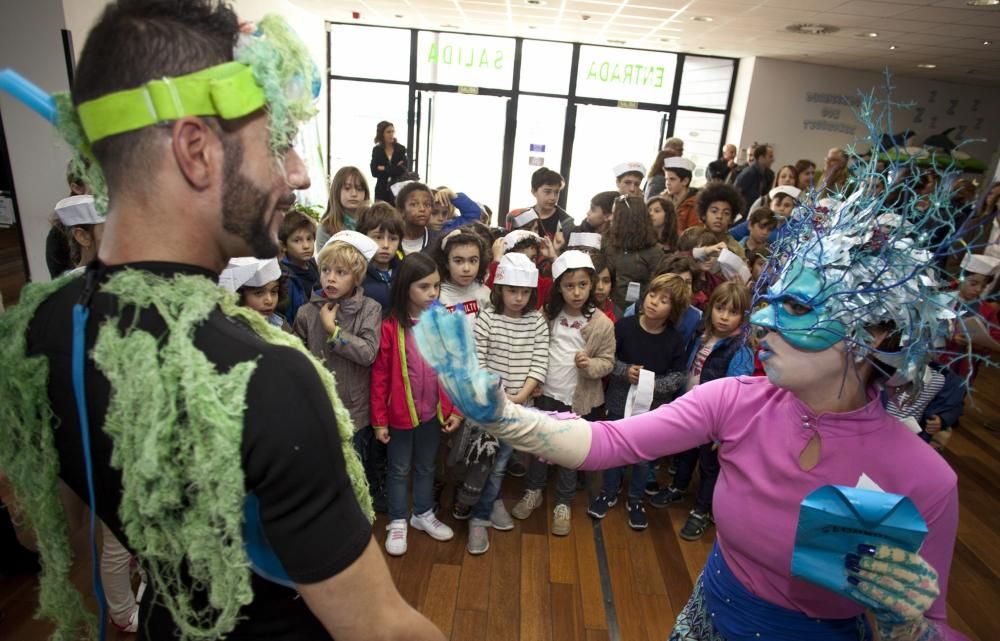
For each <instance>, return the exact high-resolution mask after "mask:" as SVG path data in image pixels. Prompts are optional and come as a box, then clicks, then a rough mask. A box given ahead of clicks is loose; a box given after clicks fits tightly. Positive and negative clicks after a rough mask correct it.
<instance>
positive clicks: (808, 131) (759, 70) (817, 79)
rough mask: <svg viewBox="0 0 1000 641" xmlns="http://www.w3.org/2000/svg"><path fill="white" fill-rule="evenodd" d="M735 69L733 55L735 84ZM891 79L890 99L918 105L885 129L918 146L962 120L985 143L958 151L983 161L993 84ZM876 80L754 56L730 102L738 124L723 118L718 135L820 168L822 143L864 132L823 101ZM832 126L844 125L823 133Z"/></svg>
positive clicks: (990, 148) (847, 112)
mask: <svg viewBox="0 0 1000 641" xmlns="http://www.w3.org/2000/svg"><path fill="white" fill-rule="evenodd" d="M743 70H744V62H743V61H741V62H740V78H739V79H738V80H737V88H739V85H740V83H741V81H742V80H743ZM892 84H893V85H894V91H893V100H895V101H897V102H910V101H912V102H914V103H915V106H916V107H918V108H919V109H922V111H917V110H914V109H909V110H904V109H897V110H895V111H894V115H893V125H892V131H893V133H900V132H902V131H904V130H905V129H907V128H909V129H912V130H914V131H915V132H916V133H917V135H916V136H915V137H914V138H913V139H911V141H910V144H914V145H919V144H921V143H922V142H923V140H924V138H926V137H927V136H929V135H931V134H936V133H940V132H942V131H944V130H945V129H947V128H949V127H962V126H964V127H965V134H964V135H965V137H966V138H985V139H986V142H981V143H974V144H970V145H968V146H965V147H963V148H962V149H963V151H966V152H968V153H970V154H971V155H972V156H973V157H975V158H978V159H980V160H982V161H983V162H984V163H987V164H989V163H990V160H991V158H992V157H993V154H994V152H995V150H996V149H997V148H998V142H1000V119H997V118H996V117H995V116H996V113H997V111H998V108H1000V100H998V98H997V91H996V89H992V88H989V87H980V86H972V85H960V84H955V83H948V82H943V81H938V80H923V79H920V78H913V77H901V76H895V77H893V78H892ZM884 86H885V79H884V76H882V75H881V74H878V73H875V72H865V71H856V70H853V69H843V68H839V67H827V66H823V65H812V64H803V63H797V62H787V61H782V60H772V59H769V58H757V59H756V61H755V63H754V64H753V66H752V79H751V81H750V90H749V94H748V95H747V97H746V103H745V106H744V107H743V108H742V109H740V108H739V107H738V105H737V104H736V103H737V102H738V101H737V100H734V106H733V113H734V114H736V113H737V112H738V111H742V112H743V118H742V122H739V123H737V122H735V121H733V122H731V124H730V127H729V131H728V133H727V137H726V140H727V142H733V143H737V144H739V146H740V147H746V146H747V145H748V144H750V143H751V142H753V141H755V140H756V141H759V142H764V141H766V142H770V143H772V144H773V145H774V146H775V157H776V162H777V163H779V164H789V163H794V162H795V161H796V160H798V159H799V158H809V159H811V160H813V161H814V162H816V163H817V164H819V165H821V166H822V161H823V158H824V157H825V155H826V152H827V150H828V149H829V148H830V147H843V146H846V145H847V144H850V143H852V142H855V141H856V140H860V139H862V138H864V137H865V135H866V133H867V132H866V130H865V129H864V128H863V127H862V126H861V125H860V124H859V123H858V121H857V120H856V119H855V117H854V115H853V113H852V112H851V109H850V107H848V106H847V105H844V104H833V103H831V102H824V101H827V100H832V99H835V98H837V97H840V96H848V97H851V98H853V97H856V96H857V95H858V90H859V89H860V90H862V91H865V92H868V91H870V90H871V89H872V88H879V89H882V88H884ZM737 93H739V92H737ZM883 95H884V93H883ZM949 112H951V113H949ZM918 119H919V120H920V122H916V120H918ZM737 125H741V126H737ZM837 128H840V129H843V130H844V131H831V129H837ZM961 139H962V136H960V135H958V132H957V131H956V132H953V133H952V140H955V141H958V140H961ZM859 147H860V145H859ZM865 148H867V145H866V147H865Z"/></svg>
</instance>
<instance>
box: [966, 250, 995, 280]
mask: <svg viewBox="0 0 1000 641" xmlns="http://www.w3.org/2000/svg"><path fill="white" fill-rule="evenodd" d="M962 269H964V270H965V271H967V272H972V273H973V274H982V275H984V276H995V275H996V274H998V273H1000V258H994V257H993V256H986V255H984V254H966V255H965V258H963V259H962Z"/></svg>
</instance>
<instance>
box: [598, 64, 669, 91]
mask: <svg viewBox="0 0 1000 641" xmlns="http://www.w3.org/2000/svg"><path fill="white" fill-rule="evenodd" d="M665 77H666V68H665V67H663V66H662V65H657V66H652V65H650V66H647V65H641V64H627V65H624V66H621V65H618V64H613V63H611V62H609V61H607V60H603V61H600V62H599V61H597V60H591V61H590V64H589V65H588V66H587V76H586V79H587V80H593V81H597V82H603V83H607V84H619V85H625V86H642V87H655V88H657V89H662V88H663V83H664V79H665Z"/></svg>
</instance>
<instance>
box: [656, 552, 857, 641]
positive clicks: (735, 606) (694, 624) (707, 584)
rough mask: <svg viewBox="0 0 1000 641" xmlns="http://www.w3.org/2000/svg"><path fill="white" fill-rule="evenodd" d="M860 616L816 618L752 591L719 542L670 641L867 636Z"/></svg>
mask: <svg viewBox="0 0 1000 641" xmlns="http://www.w3.org/2000/svg"><path fill="white" fill-rule="evenodd" d="M871 638H872V637H871V633H870V631H869V629H868V625H867V623H866V621H865V618H864V617H863V616H861V615H858V616H856V617H852V618H850V619H815V618H811V617H808V616H806V615H805V614H803V613H802V612H798V611H796V610H789V609H787V608H783V607H780V606H777V605H774V604H773V603H768V602H767V601H765V600H764V599H761V598H760V597H757V596H755V595H753V594H752V593H751V592H750V591H749V590H747V589H746V588H745V587H743V585H742V584H741V583H740V582H739V580H738V579H737V578H736V577H735V576H734V575H733V573H732V571H731V570H730V569H729V566H727V565H726V561H725V559H723V558H722V553H721V552H720V551H719V546H718V544H716V545H715V547H714V548H713V549H712V553H711V554H710V555H709V557H708V563H706V564H705V569H704V570H702V572H701V576H699V577H698V581H697V582H696V583H695V586H694V591H693V592H692V593H691V598H690V599H689V600H688V602H687V605H685V606H684V609H683V610H681V612H680V614H678V615H677V621H676V623H674V629H673V632H671V634H670V641H764V640H766V641H799V640H801V639H809V641H869V640H870V639H871Z"/></svg>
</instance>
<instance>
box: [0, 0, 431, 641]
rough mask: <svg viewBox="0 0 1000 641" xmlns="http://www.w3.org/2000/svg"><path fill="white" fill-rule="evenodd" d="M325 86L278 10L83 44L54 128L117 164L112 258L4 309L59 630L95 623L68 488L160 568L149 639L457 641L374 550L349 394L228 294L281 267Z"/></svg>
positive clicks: (202, 1)
mask: <svg viewBox="0 0 1000 641" xmlns="http://www.w3.org/2000/svg"><path fill="white" fill-rule="evenodd" d="M317 86H318V85H317V83H316V72H315V67H314V66H312V63H311V61H309V60H308V57H307V55H306V54H305V49H304V47H302V46H301V43H300V42H299V41H298V40H297V38H295V36H294V34H292V33H291V32H290V31H289V30H288V29H287V25H285V24H284V22H283V21H282V20H281V19H280V18H266V19H265V20H263V21H261V23H260V26H259V28H255V27H253V26H247V25H243V26H241V25H240V24H239V23H238V21H237V19H236V16H235V15H234V13H233V12H232V11H231V9H230V8H229V7H228V6H226V5H224V4H220V3H218V2H215V1H212V0H172V1H168V0H159V1H157V0H118V1H117V2H114V3H111V4H110V5H109V6H108V7H107V8H106V9H105V11H104V13H103V14H102V16H101V17H100V19H99V20H98V22H97V23H96V24H95V25H94V27H93V29H92V31H91V33H90V34H89V37H88V39H87V43H86V45H85V47H84V50H83V54H82V55H81V57H80V62H79V66H78V68H77V71H76V78H75V81H74V85H73V91H72V95H71V102H70V101H68V100H65V99H64V100H63V101H62V102H61V103H59V122H58V127H59V129H60V131H61V132H62V133H63V135H64V136H65V137H66V138H67V140H69V141H70V142H71V144H72V145H73V146H74V147H76V149H77V151H78V152H80V154H81V157H83V156H85V157H87V158H88V159H90V160H91V161H96V162H93V163H89V164H93V166H94V167H95V168H96V171H98V172H100V174H99V175H96V176H95V175H91V176H90V179H91V180H92V181H94V182H96V183H97V184H98V186H99V188H98V189H96V190H95V191H96V192H97V196H98V199H99V201H100V199H101V198H102V196H106V197H107V200H106V201H105V202H106V203H107V221H106V224H105V233H104V240H103V244H102V246H101V249H100V254H99V257H98V259H97V260H96V261H94V262H93V263H91V264H90V265H89V266H88V269H87V271H86V273H85V274H84V275H83V276H75V277H66V278H63V279H61V280H59V281H56V282H54V283H52V284H51V285H39V286H33V287H29V288H27V289H26V290H25V292H24V294H23V297H22V304H21V305H20V306H18V308H16V309H14V310H12V311H10V312H8V313H7V314H5V315H3V316H2V317H0V335H3V337H4V338H3V341H2V343H0V359H2V360H3V361H4V363H5V367H4V368H3V369H4V371H3V372H0V395H2V396H3V399H4V400H3V403H2V404H0V405H2V406H3V407H2V408H0V469H3V470H4V472H5V473H7V474H8V475H9V476H10V479H11V481H12V483H13V484H14V487H15V490H16V492H17V497H18V499H19V501H20V503H21V507H22V508H23V515H24V517H25V520H26V523H27V525H29V526H31V527H33V528H34V529H35V531H36V532H37V534H38V543H39V550H40V553H41V558H42V564H43V568H44V571H43V576H42V581H41V590H40V608H39V613H40V615H42V616H45V617H47V618H51V619H53V620H54V621H55V623H56V632H55V633H54V635H53V638H56V639H77V638H81V637H82V632H81V631H82V630H85V629H87V628H89V632H90V633H92V632H93V628H94V626H93V619H92V618H91V617H89V615H87V614H86V612H85V611H84V608H83V606H82V600H81V599H80V595H79V594H77V593H76V592H75V591H74V590H73V588H72V587H71V585H70V584H69V581H68V574H69V567H70V565H71V555H70V552H69V546H68V542H69V536H68V526H67V521H66V517H65V515H64V514H62V510H61V506H60V505H59V503H58V499H57V498H56V497H57V496H58V491H57V490H58V488H59V487H60V486H63V485H64V486H67V487H68V488H69V489H70V490H72V492H73V493H75V494H76V495H78V496H79V497H81V498H83V499H84V500H85V501H87V502H88V503H91V505H92V507H94V508H95V512H96V513H97V515H98V516H99V517H100V518H101V519H102V520H103V521H104V523H106V524H107V525H108V527H109V528H110V529H111V530H112V531H113V532H114V534H115V535H116V536H117V537H118V538H119V539H120V540H121V541H122V542H124V543H125V545H126V546H127V547H128V548H129V549H130V550H131V551H132V552H133V553H134V554H135V555H136V556H137V557H138V559H139V561H140V563H141V564H142V565H143V567H144V568H145V569H146V570H147V571H148V574H149V576H150V588H149V590H148V591H147V598H146V599H144V600H143V604H142V611H141V615H140V624H139V635H140V636H139V638H140V639H164V640H167V639H169V640H171V641H173V640H175V639H182V640H189V639H190V640H194V639H217V638H227V639H285V640H289V641H297V640H303V641H304V640H306V639H309V640H312V639H329V638H336V639H338V641H344V640H348V639H374V638H378V639H404V638H405V639H435V640H437V639H443V636H442V635H441V633H440V632H439V631H438V630H437V629H436V628H435V627H434V626H433V625H432V624H431V623H430V622H429V621H428V620H427V619H425V618H424V617H423V616H421V615H420V614H418V613H417V612H416V611H415V610H413V609H412V608H411V607H410V606H409V605H407V604H406V603H405V602H404V601H403V599H402V598H401V597H400V595H399V593H398V592H397V591H396V589H395V587H394V585H393V583H392V580H391V578H390V576H389V573H388V571H387V567H386V565H385V562H384V560H383V557H382V554H381V551H380V550H379V547H378V546H377V545H376V544H375V543H374V542H373V539H372V533H371V524H370V518H371V503H370V498H369V496H368V492H367V487H366V486H365V484H364V480H363V473H362V472H361V468H360V464H359V462H358V461H357V459H356V457H355V456H354V454H353V451H352V450H351V447H350V440H349V439H348V440H347V441H345V440H344V439H343V435H344V434H345V433H346V434H348V435H349V434H350V433H351V426H350V424H349V417H348V415H347V413H346V411H345V410H344V408H343V406H342V405H341V403H340V401H339V399H337V398H336V394H335V393H334V391H333V390H334V389H335V388H334V387H333V379H332V378H331V377H330V375H329V374H328V373H327V372H326V371H325V369H323V368H322V367H321V366H317V364H316V362H315V361H314V360H312V359H311V358H310V357H309V356H308V354H307V353H305V352H304V350H303V349H302V348H301V346H296V345H295V344H294V343H293V342H292V340H291V339H290V338H289V337H287V336H285V335H283V334H282V333H281V332H280V331H278V332H275V331H274V330H273V329H272V328H270V327H268V326H267V325H266V323H262V321H261V319H260V318H259V317H257V318H255V317H254V316H253V314H252V313H247V312H246V311H245V310H243V309H242V308H239V307H237V306H236V305H235V299H234V298H232V297H231V296H230V295H229V294H227V293H225V292H223V290H221V289H220V288H218V287H217V286H216V284H215V281H216V280H217V277H218V274H219V273H220V272H221V271H222V270H223V268H224V267H225V266H226V264H227V262H228V261H229V259H230V258H231V257H234V256H247V255H254V256H257V257H261V258H268V257H273V256H275V255H276V254H277V252H278V241H277V230H278V227H279V225H280V223H281V220H282V217H283V215H284V212H285V211H286V210H287V209H288V208H289V207H290V206H291V205H292V203H293V202H294V195H293V190H295V189H304V188H306V187H308V185H309V178H308V175H307V172H306V169H305V166H304V165H303V163H302V160H301V158H300V157H299V156H298V155H297V154H296V152H295V150H294V149H293V148H292V147H291V146H290V144H289V142H290V140H291V139H292V138H293V136H294V134H295V129H296V127H297V126H298V123H300V122H301V121H303V120H304V119H306V118H308V117H309V116H311V115H312V113H313V112H312V109H311V102H312V99H313V98H314V96H315V93H316V88H317ZM57 102H59V99H58V97H57ZM102 192H103V193H102ZM77 329H78V330H80V334H79V335H78V336H76V337H75V336H74V330H77ZM75 347H77V348H79V347H82V348H83V349H84V351H83V352H81V353H84V354H85V356H81V357H79V358H78V359H76V358H75V357H74V356H73V351H74V348H75ZM74 361H76V362H78V363H79V364H80V371H77V372H75V373H74V371H73V369H74ZM74 386H76V388H75V387H74ZM75 392H76V393H77V395H76V396H75V395H74V393H75ZM81 426H83V427H81ZM299 596H301V598H299Z"/></svg>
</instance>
